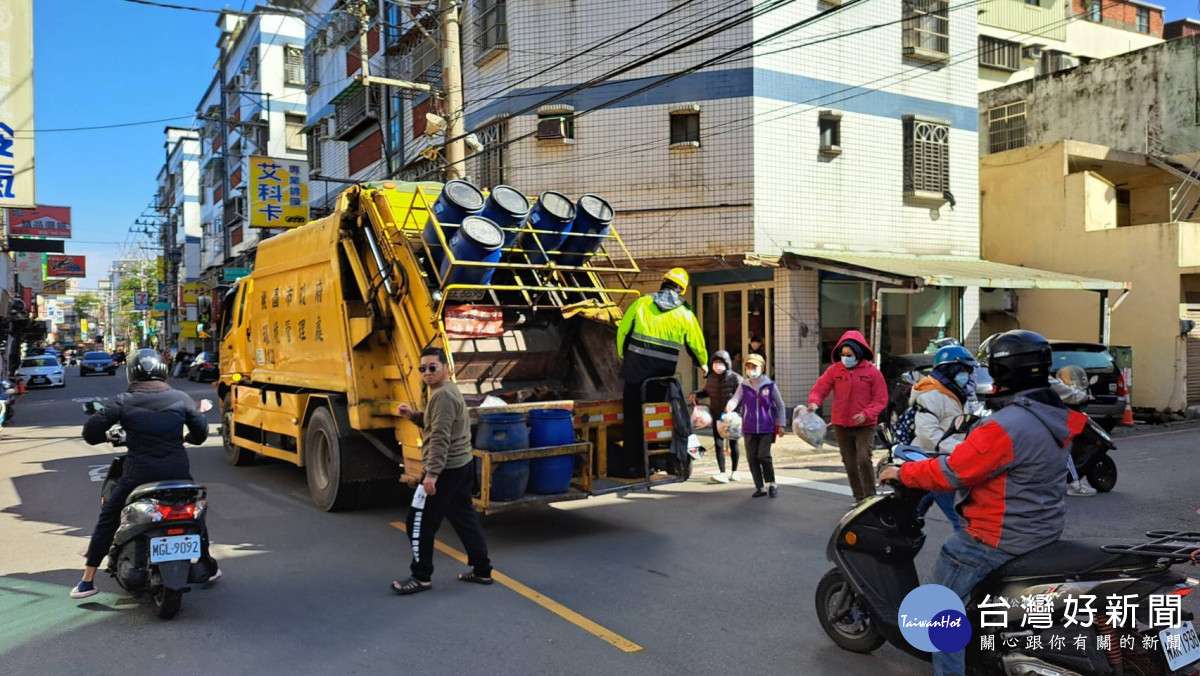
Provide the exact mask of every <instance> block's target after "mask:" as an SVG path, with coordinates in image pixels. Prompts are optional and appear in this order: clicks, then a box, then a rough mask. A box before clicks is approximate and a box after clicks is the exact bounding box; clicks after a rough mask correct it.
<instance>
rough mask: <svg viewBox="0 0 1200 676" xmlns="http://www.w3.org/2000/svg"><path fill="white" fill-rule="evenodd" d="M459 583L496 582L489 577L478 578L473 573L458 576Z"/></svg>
mask: <svg viewBox="0 0 1200 676" xmlns="http://www.w3.org/2000/svg"><path fill="white" fill-rule="evenodd" d="M458 579H459V581H460V582H474V583H475V584H496V580H494V579H493V578H490V577H480V576H478V575H476V574H475V571H470V572H467V573H463V574H461V575H459V576H458Z"/></svg>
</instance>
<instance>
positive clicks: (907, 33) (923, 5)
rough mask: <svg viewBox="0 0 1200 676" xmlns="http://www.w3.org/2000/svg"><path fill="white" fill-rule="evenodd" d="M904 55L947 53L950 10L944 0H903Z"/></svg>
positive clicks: (934, 55)
mask: <svg viewBox="0 0 1200 676" xmlns="http://www.w3.org/2000/svg"><path fill="white" fill-rule="evenodd" d="M903 40H904V43H903V45H904V54H905V55H906V56H911V57H915V58H926V59H940V58H945V57H947V56H949V55H950V10H949V7H948V3H947V1H946V0H904V30H903Z"/></svg>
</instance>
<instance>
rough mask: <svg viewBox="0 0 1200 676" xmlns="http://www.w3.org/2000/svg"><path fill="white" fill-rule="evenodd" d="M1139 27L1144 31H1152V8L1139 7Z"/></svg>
mask: <svg viewBox="0 0 1200 676" xmlns="http://www.w3.org/2000/svg"><path fill="white" fill-rule="evenodd" d="M1137 29H1138V30H1139V31H1141V32H1142V33H1149V32H1150V9H1149V8H1148V7H1138V8H1137Z"/></svg>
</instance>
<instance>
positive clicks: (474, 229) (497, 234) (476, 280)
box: [442, 216, 504, 284]
mask: <svg viewBox="0 0 1200 676" xmlns="http://www.w3.org/2000/svg"><path fill="white" fill-rule="evenodd" d="M503 246H504V231H503V230H501V229H500V226H498V225H496V224H495V223H493V222H491V221H489V220H488V219H486V218H484V217H483V216H467V217H466V218H464V219H463V222H462V225H460V226H459V227H458V232H456V233H454V237H452V238H451V239H450V251H452V252H454V260H456V261H459V262H462V261H472V262H479V263H499V262H500V249H501V247H503ZM449 269H450V259H449V258H447V259H446V260H444V261H442V276H443V277H445V276H446V272H447V271H448V270H449ZM495 272H496V270H495V268H476V267H463V266H460V267H457V268H455V270H454V274H452V275H450V277H449V279H447V280H446V282H445V283H446V284H487V283H489V282H491V281H492V274H493V273H495Z"/></svg>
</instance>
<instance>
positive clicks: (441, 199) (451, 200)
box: [423, 180, 483, 265]
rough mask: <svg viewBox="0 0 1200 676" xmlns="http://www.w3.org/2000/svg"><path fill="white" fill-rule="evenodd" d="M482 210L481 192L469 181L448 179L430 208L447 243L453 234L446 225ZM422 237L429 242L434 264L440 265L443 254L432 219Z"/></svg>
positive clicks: (459, 221) (460, 221) (458, 221)
mask: <svg viewBox="0 0 1200 676" xmlns="http://www.w3.org/2000/svg"><path fill="white" fill-rule="evenodd" d="M482 210H483V193H481V192H479V188H476V187H475V186H473V185H471V184H470V183H467V182H466V181H459V180H454V181H450V182H449V183H447V184H446V185H444V186H442V194H440V195H438V198H437V200H436V201H435V202H434V203H433V209H432V211H433V215H434V216H435V217H437V222H438V223H441V224H442V234H443V235H444V236H445V237H446V242H447V243H448V242H449V241H450V238H451V237H453V236H454V229H453V228H448V227H446V226H448V225H458V224H459V223H462V222H463V219H465V218H466V217H467V216H473V215H475V214H478V213H479V212H480V211H482ZM423 237H424V238H425V242H426V243H428V244H429V250H430V251H431V252H433V263H434V265H441V264H442V259H443V258H445V254H443V253H442V250H441V246H442V245H441V242H439V241H438V236H437V231H436V230H435V229H434V225H433V219H430V220H429V222H428V223H426V225H425V231H424V234H423Z"/></svg>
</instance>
